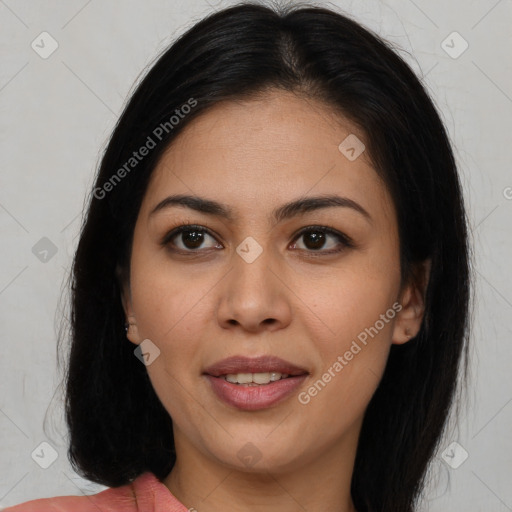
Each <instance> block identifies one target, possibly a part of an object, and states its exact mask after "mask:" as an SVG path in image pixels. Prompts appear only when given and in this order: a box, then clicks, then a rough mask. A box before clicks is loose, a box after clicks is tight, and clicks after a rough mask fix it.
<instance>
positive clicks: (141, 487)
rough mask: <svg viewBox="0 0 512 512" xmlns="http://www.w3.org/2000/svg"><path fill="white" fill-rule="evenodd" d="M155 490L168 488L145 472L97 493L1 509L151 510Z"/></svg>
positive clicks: (12, 511)
mask: <svg viewBox="0 0 512 512" xmlns="http://www.w3.org/2000/svg"><path fill="white" fill-rule="evenodd" d="M162 488H163V489H162ZM155 489H158V490H159V492H163V490H164V489H165V491H166V492H167V493H168V494H169V495H170V492H169V490H168V489H167V488H166V487H165V486H164V485H163V484H162V483H161V482H160V481H159V480H158V479H157V478H156V476H155V475H153V474H152V473H149V472H146V473H143V474H142V475H140V476H139V477H137V478H136V479H135V480H134V481H133V482H132V483H130V484H127V485H123V486H121V487H111V488H109V489H105V490H104V491H101V492H99V493H98V494H93V495H90V496H57V497H54V498H42V499H36V500H31V501H27V502H24V503H21V504H19V505H14V506H13V507H8V508H6V509H3V511H2V512H92V511H97V510H101V511H102V512H142V510H144V511H145V510H146V509H147V510H148V511H153V505H154V498H155V492H154V491H155ZM141 505H142V507H141ZM144 505H146V506H144ZM143 507H144V508H143ZM178 510H180V509H178ZM185 510H186V509H185Z"/></svg>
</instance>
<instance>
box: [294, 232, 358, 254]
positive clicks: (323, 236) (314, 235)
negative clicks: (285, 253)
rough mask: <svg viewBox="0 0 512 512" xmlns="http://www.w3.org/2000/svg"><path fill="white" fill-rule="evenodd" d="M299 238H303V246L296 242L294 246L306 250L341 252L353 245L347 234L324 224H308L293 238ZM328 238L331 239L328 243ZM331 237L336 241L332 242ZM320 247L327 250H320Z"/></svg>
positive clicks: (330, 252) (329, 252)
mask: <svg viewBox="0 0 512 512" xmlns="http://www.w3.org/2000/svg"><path fill="white" fill-rule="evenodd" d="M300 238H303V239H304V243H303V244H302V245H303V247H297V243H295V244H294V248H298V249H301V250H306V251H308V252H321V253H323V254H332V253H337V252H341V251H343V250H344V249H345V248H347V247H353V243H352V240H351V239H350V238H349V237H348V236H346V235H344V234H343V233H340V232H339V231H336V230H335V229H332V228H328V227H326V226H308V227H307V228H305V229H303V230H301V231H300V232H299V233H298V235H297V236H296V237H295V240H299V239H300ZM329 239H331V242H330V243H329ZM332 239H335V240H337V243H336V242H334V243H333V242H332ZM322 248H324V249H327V250H322V251H321V250H320V249H322Z"/></svg>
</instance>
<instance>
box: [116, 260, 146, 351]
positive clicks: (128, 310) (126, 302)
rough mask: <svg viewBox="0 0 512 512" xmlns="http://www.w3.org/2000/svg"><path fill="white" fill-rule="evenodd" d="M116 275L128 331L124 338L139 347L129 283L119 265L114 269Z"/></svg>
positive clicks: (139, 340)
mask: <svg viewBox="0 0 512 512" xmlns="http://www.w3.org/2000/svg"><path fill="white" fill-rule="evenodd" d="M116 275H117V279H118V282H119V288H120V290H121V303H122V305H123V310H124V314H125V317H126V323H127V324H128V329H127V331H126V337H127V338H128V339H129V340H130V341H131V342H132V343H134V344H135V345H139V344H140V342H141V339H140V336H139V330H138V327H137V319H136V318H135V314H134V312H133V305H132V292H131V289H130V281H129V279H128V278H127V276H126V273H125V272H124V270H122V269H121V268H120V267H119V265H118V266H117V267H116Z"/></svg>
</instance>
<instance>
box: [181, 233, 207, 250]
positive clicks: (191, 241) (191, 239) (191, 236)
mask: <svg viewBox="0 0 512 512" xmlns="http://www.w3.org/2000/svg"><path fill="white" fill-rule="evenodd" d="M182 237H183V243H184V244H185V245H186V246H187V247H190V246H191V247H193V248H197V247H199V246H200V245H201V243H202V242H203V233H202V232H201V231H197V230H193V231H184V232H183V233H182Z"/></svg>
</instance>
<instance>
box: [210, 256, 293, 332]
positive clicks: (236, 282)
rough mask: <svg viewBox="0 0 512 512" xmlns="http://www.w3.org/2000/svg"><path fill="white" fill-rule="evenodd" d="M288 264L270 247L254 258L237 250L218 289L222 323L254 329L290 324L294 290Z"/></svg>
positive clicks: (241, 328) (268, 328) (261, 329)
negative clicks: (289, 277)
mask: <svg viewBox="0 0 512 512" xmlns="http://www.w3.org/2000/svg"><path fill="white" fill-rule="evenodd" d="M285 266H286V263H285V262H284V261H280V260H279V258H277V257H273V255H272V251H271V250H267V249H264V250H263V251H262V252H261V254H259V256H258V257H257V258H256V259H255V260H253V261H251V259H250V258H249V259H244V257H242V256H240V254H239V253H237V252H234V253H233V265H232V267H231V270H230V271H229V272H228V273H227V275H226V276H225V277H224V279H223V280H222V281H221V282H220V283H219V285H220V286H219V287H218V289H217V292H218V293H219V296H218V300H219V305H218V309H217V317H218V322H219V325H220V326H221V327H223V328H225V329H233V328H238V329H240V330H243V331H247V332H252V333H257V332H260V331H265V330H267V331H276V330H279V329H283V328H285V327H286V326H287V325H289V324H290V322H291V303H290V299H291V296H293V292H292V291H291V289H290V287H289V286H290V285H289V283H287V282H286V269H285Z"/></svg>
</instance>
